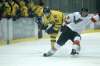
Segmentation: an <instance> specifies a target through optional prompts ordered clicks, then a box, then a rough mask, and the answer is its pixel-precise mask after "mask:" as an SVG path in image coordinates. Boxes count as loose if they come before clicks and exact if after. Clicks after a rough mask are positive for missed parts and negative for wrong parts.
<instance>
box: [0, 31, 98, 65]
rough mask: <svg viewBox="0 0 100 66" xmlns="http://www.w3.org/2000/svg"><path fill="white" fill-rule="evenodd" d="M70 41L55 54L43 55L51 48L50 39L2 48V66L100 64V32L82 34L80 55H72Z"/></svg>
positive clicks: (0, 60)
mask: <svg viewBox="0 0 100 66" xmlns="http://www.w3.org/2000/svg"><path fill="white" fill-rule="evenodd" d="M71 45H72V42H71V41H68V42H67V43H66V44H65V45H64V46H63V47H62V48H61V49H60V50H59V51H58V52H57V53H56V54H55V55H54V56H52V57H43V56H42V54H43V53H44V52H47V51H48V50H49V49H50V41H49V39H41V40H38V41H33V42H22V43H17V44H14V45H6V46H4V47H2V48H0V66H100V33H99V32H98V33H88V34H84V35H82V41H81V52H80V55H79V56H71V55H70V51H71Z"/></svg>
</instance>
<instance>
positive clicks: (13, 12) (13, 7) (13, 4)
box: [11, 2, 19, 16]
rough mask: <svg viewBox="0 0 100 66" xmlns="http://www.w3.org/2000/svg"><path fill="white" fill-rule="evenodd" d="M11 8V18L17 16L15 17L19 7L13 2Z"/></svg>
mask: <svg viewBox="0 0 100 66" xmlns="http://www.w3.org/2000/svg"><path fill="white" fill-rule="evenodd" d="M11 6H12V12H11V16H15V15H16V11H17V9H19V6H18V4H16V3H15V2H12V3H11Z"/></svg>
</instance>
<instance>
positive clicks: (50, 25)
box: [43, 7, 64, 49]
mask: <svg viewBox="0 0 100 66" xmlns="http://www.w3.org/2000/svg"><path fill="white" fill-rule="evenodd" d="M43 12H44V16H43V28H44V29H46V32H47V33H48V34H49V35H50V39H51V48H52V49H54V48H55V46H54V44H55V42H56V37H57V35H58V32H59V29H60V27H61V25H62V23H63V18H64V16H63V13H62V12H60V11H56V10H50V9H49V8H48V7H46V8H44V10H43Z"/></svg>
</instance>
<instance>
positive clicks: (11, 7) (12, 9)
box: [4, 1, 19, 16]
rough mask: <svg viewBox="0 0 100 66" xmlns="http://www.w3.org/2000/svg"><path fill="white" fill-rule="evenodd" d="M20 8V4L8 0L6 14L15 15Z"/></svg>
mask: <svg viewBox="0 0 100 66" xmlns="http://www.w3.org/2000/svg"><path fill="white" fill-rule="evenodd" d="M18 8H19V6H18V5H17V4H16V3H15V2H14V1H12V2H11V3H8V2H6V3H5V12H4V16H15V15H16V11H17V9H18Z"/></svg>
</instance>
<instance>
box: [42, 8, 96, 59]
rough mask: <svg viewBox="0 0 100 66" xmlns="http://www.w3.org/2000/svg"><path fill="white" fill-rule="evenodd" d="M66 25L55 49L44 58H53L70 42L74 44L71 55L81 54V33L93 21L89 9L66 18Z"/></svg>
mask: <svg viewBox="0 0 100 66" xmlns="http://www.w3.org/2000/svg"><path fill="white" fill-rule="evenodd" d="M64 21H65V22H64V23H65V24H64V25H63V27H62V28H61V31H62V33H61V35H60V37H59V38H58V40H57V44H55V45H56V46H55V48H54V49H51V50H49V51H48V52H47V53H44V54H43V56H44V57H48V56H52V55H53V54H54V53H55V52H56V51H57V50H58V49H59V48H60V47H61V46H63V45H64V44H65V43H66V42H67V41H68V40H71V41H72V42H73V45H72V50H71V55H76V54H79V52H80V49H81V46H80V41H81V36H80V33H81V32H82V31H84V30H85V29H86V26H87V25H89V24H90V23H91V22H93V23H94V21H92V16H89V15H88V9H86V8H82V9H81V11H80V12H74V13H72V14H69V15H68V16H66V17H65V20H64Z"/></svg>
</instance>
